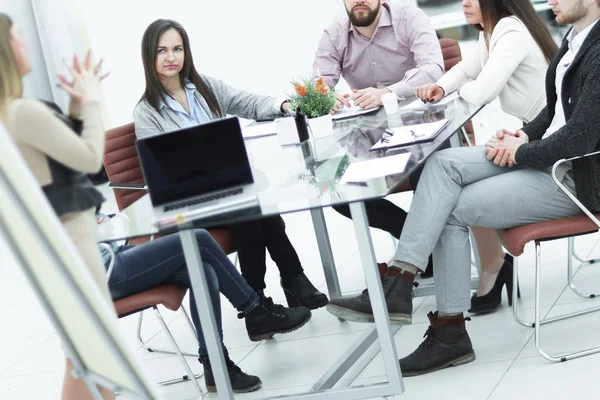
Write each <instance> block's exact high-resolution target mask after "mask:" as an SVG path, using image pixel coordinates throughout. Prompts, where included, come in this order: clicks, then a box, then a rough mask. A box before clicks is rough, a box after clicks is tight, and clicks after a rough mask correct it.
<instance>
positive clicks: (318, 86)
mask: <svg viewBox="0 0 600 400" xmlns="http://www.w3.org/2000/svg"><path fill="white" fill-rule="evenodd" d="M315 91H316V92H317V93H320V94H323V95H326V94H328V93H329V86H328V85H327V84H326V83H325V80H324V79H323V77H322V76H321V77H319V78H318V79H317V80H316V82H315Z"/></svg>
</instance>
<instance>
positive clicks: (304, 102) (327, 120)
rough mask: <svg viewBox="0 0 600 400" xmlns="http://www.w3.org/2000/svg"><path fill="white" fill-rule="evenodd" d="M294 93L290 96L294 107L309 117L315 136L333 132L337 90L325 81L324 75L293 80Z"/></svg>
mask: <svg viewBox="0 0 600 400" xmlns="http://www.w3.org/2000/svg"><path fill="white" fill-rule="evenodd" d="M292 84H293V85H294V94H293V95H292V96H290V98H291V101H292V108H293V109H294V110H296V112H301V113H302V114H304V115H305V116H306V117H307V118H308V124H309V126H310V130H311V132H312V134H313V136H314V137H323V136H328V135H331V134H332V133H333V120H332V119H331V114H330V113H329V112H330V111H331V108H332V107H333V105H334V104H335V92H334V91H333V90H332V88H330V87H329V85H327V83H325V80H324V79H323V77H318V78H316V79H304V80H302V81H300V82H298V81H295V82H292Z"/></svg>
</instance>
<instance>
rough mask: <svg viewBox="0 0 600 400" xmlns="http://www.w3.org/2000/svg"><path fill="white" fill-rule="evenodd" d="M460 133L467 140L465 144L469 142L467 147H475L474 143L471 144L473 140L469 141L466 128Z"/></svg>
mask: <svg viewBox="0 0 600 400" xmlns="http://www.w3.org/2000/svg"><path fill="white" fill-rule="evenodd" d="M460 133H462V135H463V138H465V142H467V146H469V147H471V146H473V143H471V139H469V134H468V133H467V130H466V129H465V127H464V126H463V127H462V128H460Z"/></svg>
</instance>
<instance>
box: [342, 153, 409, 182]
mask: <svg viewBox="0 0 600 400" xmlns="http://www.w3.org/2000/svg"><path fill="white" fill-rule="evenodd" d="M409 159H410V153H402V154H397V155H395V156H390V157H383V158H375V159H373V160H367V161H359V162H355V163H352V164H350V166H349V167H348V169H347V170H346V172H345V173H344V176H342V179H341V180H340V183H349V182H351V183H354V182H364V181H367V180H369V179H373V178H377V177H380V176H387V175H393V174H399V173H401V172H403V171H404V169H405V168H406V163H408V160H409Z"/></svg>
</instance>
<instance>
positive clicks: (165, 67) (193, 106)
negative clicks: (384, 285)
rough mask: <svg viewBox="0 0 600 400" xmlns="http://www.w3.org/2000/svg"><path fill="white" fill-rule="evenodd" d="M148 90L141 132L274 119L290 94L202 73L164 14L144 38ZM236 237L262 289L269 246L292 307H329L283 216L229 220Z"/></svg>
mask: <svg viewBox="0 0 600 400" xmlns="http://www.w3.org/2000/svg"><path fill="white" fill-rule="evenodd" d="M142 61H143V64H144V71H145V76H146V90H145V91H144V95H143V96H142V98H141V100H140V102H139V103H138V105H137V106H136V108H135V111H134V117H133V118H134V122H135V133H136V136H137V137H138V138H140V137H144V136H149V135H155V134H159V133H162V132H169V131H173V130H177V129H181V128H186V127H189V126H193V125H197V124H202V123H206V122H209V121H211V120H213V119H216V118H220V117H223V116H225V115H226V114H231V115H237V116H240V117H243V118H251V119H273V118H276V117H279V116H281V115H282V113H284V112H286V111H287V110H288V107H289V104H288V102H287V101H286V100H285V99H275V98H273V97H269V96H261V95H257V94H253V93H248V92H245V91H242V90H238V89H235V88H233V87H231V86H229V85H227V84H226V83H225V82H223V81H221V80H218V79H215V78H212V77H209V76H206V75H200V74H199V73H198V72H197V71H196V68H195V66H194V60H193V57H192V53H191V50H190V41H189V38H188V35H187V33H186V31H185V29H184V28H183V26H181V25H180V24H179V23H177V22H175V21H172V20H167V19H159V20H157V21H154V22H153V23H152V24H150V25H149V26H148V28H147V29H146V31H145V32H144V36H143V38H142ZM227 228H229V229H231V230H232V231H233V232H234V234H235V237H236V246H237V250H238V256H239V260H240V267H241V270H242V275H243V276H244V278H245V279H246V281H247V282H248V284H249V285H250V287H252V288H253V289H254V290H255V291H256V292H257V293H259V294H260V295H262V294H263V290H264V289H265V288H266V285H265V281H264V277H265V273H266V263H265V261H266V260H265V257H266V254H265V249H268V250H269V254H270V255H271V258H272V259H273V261H275V264H277V267H278V268H279V273H280V276H281V287H282V288H283V290H284V293H285V296H286V299H287V302H288V305H289V306H290V307H296V306H305V307H307V308H309V309H316V308H319V307H323V306H325V305H326V304H327V303H328V300H327V296H325V294H323V293H321V292H319V291H318V290H317V289H316V288H315V287H314V285H313V284H312V283H311V282H310V281H309V279H308V278H307V277H306V275H305V274H304V270H303V268H302V265H301V263H300V260H299V258H298V255H297V254H296V251H295V250H294V247H293V246H292V244H291V243H290V241H289V239H288V237H287V235H286V233H285V226H284V224H283V220H282V219H281V217H280V216H273V217H268V218H263V219H261V220H259V221H250V222H244V223H237V224H233V225H229V226H227Z"/></svg>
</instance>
